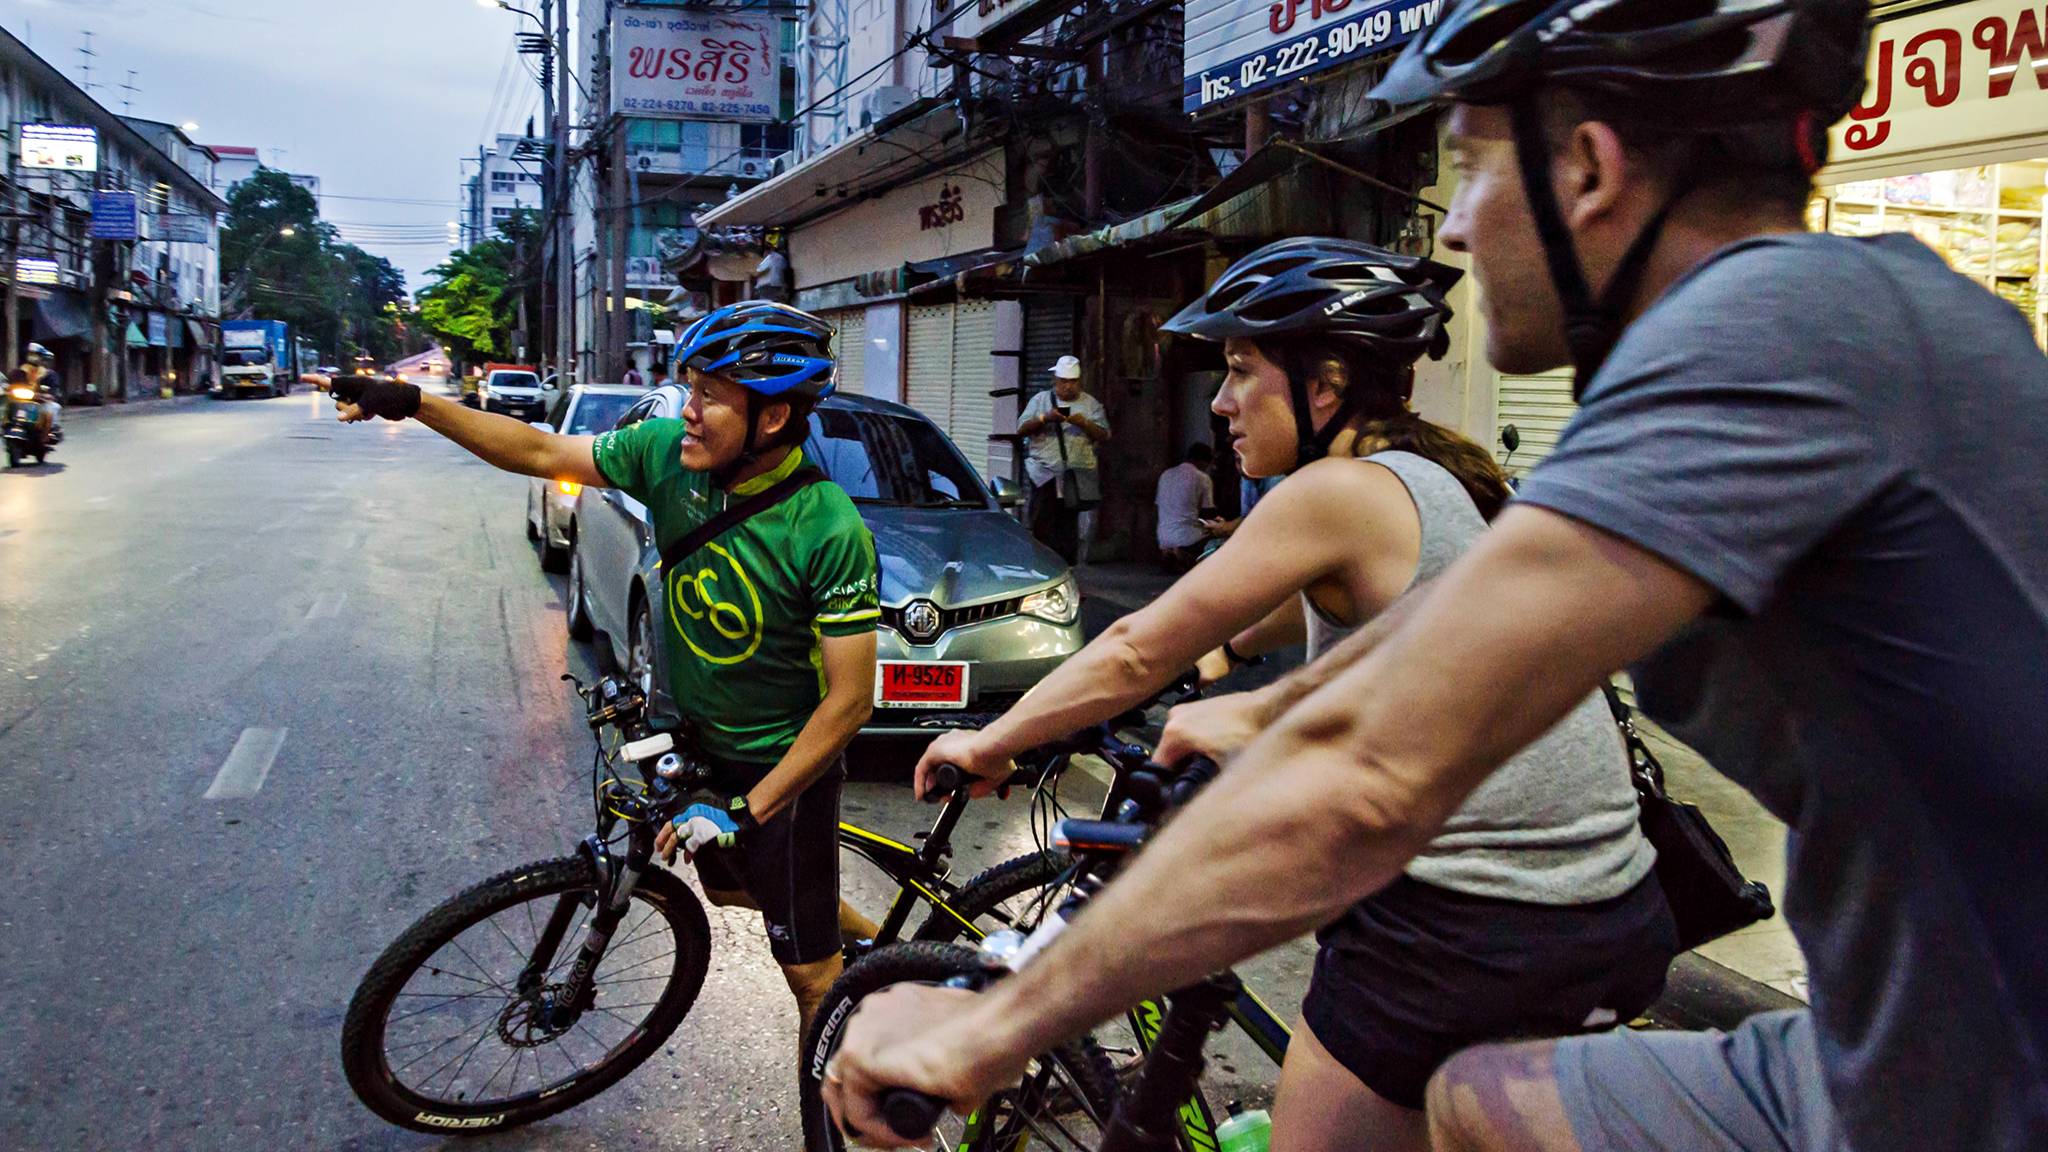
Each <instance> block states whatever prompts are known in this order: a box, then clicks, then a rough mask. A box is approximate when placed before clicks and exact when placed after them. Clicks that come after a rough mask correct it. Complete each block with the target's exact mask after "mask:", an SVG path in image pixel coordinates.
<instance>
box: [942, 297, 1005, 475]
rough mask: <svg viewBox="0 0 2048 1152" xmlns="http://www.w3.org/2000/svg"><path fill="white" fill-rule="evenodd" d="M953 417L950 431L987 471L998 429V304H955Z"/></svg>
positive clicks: (980, 468) (977, 466)
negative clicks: (993, 390)
mask: <svg viewBox="0 0 2048 1152" xmlns="http://www.w3.org/2000/svg"><path fill="white" fill-rule="evenodd" d="M953 326H954V327H953V409H952V411H953V418H952V423H951V424H950V426H949V431H951V432H952V434H953V443H955V444H957V445H959V446H960V454H961V455H963V456H965V457H967V462H968V463H969V464H972V465H974V470H975V471H977V472H979V473H981V474H982V475H984V476H986V475H987V474H988V434H989V433H990V432H992V431H994V430H995V401H994V400H993V399H991V398H990V397H989V394H988V392H989V389H990V388H991V387H993V386H994V385H993V384H992V383H991V381H993V380H994V379H995V347H996V306H995V302H994V301H992V300H967V301H962V302H961V303H959V304H956V305H954V306H953Z"/></svg>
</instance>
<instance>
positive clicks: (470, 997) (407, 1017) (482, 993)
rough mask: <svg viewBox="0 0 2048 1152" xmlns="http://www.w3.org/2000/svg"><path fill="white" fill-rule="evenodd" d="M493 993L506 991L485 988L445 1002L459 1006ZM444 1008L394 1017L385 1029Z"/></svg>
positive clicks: (421, 1010)
mask: <svg viewBox="0 0 2048 1152" xmlns="http://www.w3.org/2000/svg"><path fill="white" fill-rule="evenodd" d="M493 991H497V992H499V993H500V994H501V995H502V994H503V991H504V990H503V989H491V988H484V989H480V990H478V991H475V992H465V993H463V994H462V995H460V996H450V997H446V998H445V1000H446V1004H459V1003H461V1002H462V1001H464V1000H474V999H476V998H477V997H479V996H487V995H489V994H490V993H491V992H493ZM399 995H401V996H403V995H405V993H403V992H401V993H399ZM414 995H418V996H424V995H427V993H424V992H418V993H414ZM444 1006H445V1004H443V1005H429V1006H428V1007H425V1008H420V1009H416V1010H414V1011H411V1012H407V1013H406V1014H405V1015H403V1016H393V1017H391V1018H390V1019H388V1020H386V1021H384V1027H386V1028H389V1027H391V1026H392V1025H393V1024H397V1023H399V1022H401V1021H404V1020H410V1019H412V1018H413V1017H415V1016H424V1015H426V1014H427V1013H429V1012H432V1011H433V1010H434V1009H435V1008H437V1007H444Z"/></svg>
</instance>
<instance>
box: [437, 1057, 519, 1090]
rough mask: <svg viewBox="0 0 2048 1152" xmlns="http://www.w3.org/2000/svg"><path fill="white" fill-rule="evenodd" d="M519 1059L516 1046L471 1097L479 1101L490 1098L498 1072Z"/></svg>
mask: <svg viewBox="0 0 2048 1152" xmlns="http://www.w3.org/2000/svg"><path fill="white" fill-rule="evenodd" d="M517 1059H519V1049H517V1048H514V1049H513V1050H512V1054H511V1055H509V1056H507V1057H505V1061H504V1063H503V1064H499V1065H498V1066H497V1067H496V1068H494V1069H492V1070H491V1078H490V1079H488V1080H486V1081H484V1086H483V1087H481V1088H479V1089H477V1090H476V1093H475V1095H472V1096H471V1097H470V1099H471V1100H473V1101H478V1102H481V1101H484V1100H488V1099H490V1096H489V1095H488V1093H489V1092H490V1090H491V1085H493V1084H496V1083H497V1082H498V1073H500V1072H503V1071H504V1070H505V1065H506V1064H510V1063H512V1062H513V1061H514V1060H517ZM450 1087H453V1085H450Z"/></svg>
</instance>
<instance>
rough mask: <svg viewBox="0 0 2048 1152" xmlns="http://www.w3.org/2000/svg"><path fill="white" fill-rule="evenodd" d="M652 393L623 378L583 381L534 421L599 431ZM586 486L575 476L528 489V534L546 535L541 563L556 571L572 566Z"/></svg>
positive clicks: (580, 432) (551, 427) (563, 429)
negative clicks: (579, 502)
mask: <svg viewBox="0 0 2048 1152" xmlns="http://www.w3.org/2000/svg"><path fill="white" fill-rule="evenodd" d="M550 379H553V377H550ZM646 393H647V390H646V389H645V388H629V387H627V386H625V385H623V384H577V385H574V386H573V387H571V388H570V389H569V390H568V391H566V392H563V393H561V394H560V395H559V396H557V397H556V399H555V403H554V407H553V408H551V409H550V410H549V412H548V414H547V417H546V418H545V419H542V420H535V421H534V422H533V424H534V426H535V427H537V428H544V429H546V430H547V431H549V432H560V433H563V434H564V435H568V436H595V435H597V434H598V433H599V432H606V431H609V430H610V429H611V427H612V426H613V425H614V424H617V423H618V422H619V417H621V416H624V415H625V414H626V409H628V408H631V407H632V406H633V401H635V400H638V399H639V398H640V397H642V396H644V395H646ZM582 491H583V486H582V485H580V484H578V483H576V482H575V481H573V480H538V479H536V480H533V481H532V482H531V484H530V486H529V487H528V489H527V493H526V538H527V539H529V540H538V541H540V566H541V567H542V568H545V569H547V570H548V571H550V572H566V571H568V570H569V549H570V547H571V546H573V545H574V544H575V542H576V497H577V495H578V494H579V493H581V492H582Z"/></svg>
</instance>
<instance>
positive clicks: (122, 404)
mask: <svg viewBox="0 0 2048 1152" xmlns="http://www.w3.org/2000/svg"><path fill="white" fill-rule="evenodd" d="M206 399H207V395H206V393H204V392H195V393H188V394H181V395H177V396H173V397H171V398H170V399H169V400H165V399H163V398H161V397H159V396H155V395H151V396H137V397H132V398H130V399H127V400H122V401H118V402H116V403H112V404H76V403H66V404H65V405H64V422H65V423H66V424H69V423H71V422H72V421H73V420H76V419H80V418H84V419H87V420H92V419H97V418H100V417H108V416H140V415H143V414H145V413H149V412H171V411H175V410H177V409H180V408H191V407H194V406H196V405H198V404H201V403H203V402H204V401H205V400H206Z"/></svg>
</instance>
